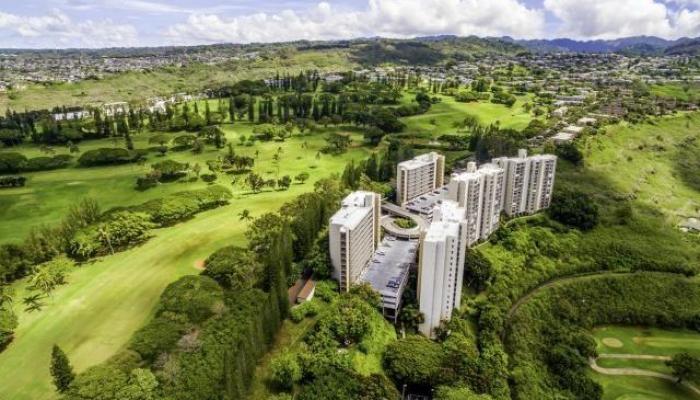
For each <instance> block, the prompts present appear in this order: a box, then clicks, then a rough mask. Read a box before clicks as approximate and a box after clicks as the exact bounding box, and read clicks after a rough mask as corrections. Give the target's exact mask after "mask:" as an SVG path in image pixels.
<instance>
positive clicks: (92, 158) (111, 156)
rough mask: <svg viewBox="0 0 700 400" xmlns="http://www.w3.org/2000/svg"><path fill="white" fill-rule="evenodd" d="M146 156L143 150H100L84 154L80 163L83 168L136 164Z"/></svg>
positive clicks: (79, 159) (79, 160)
mask: <svg viewBox="0 0 700 400" xmlns="http://www.w3.org/2000/svg"><path fill="white" fill-rule="evenodd" d="M144 156H145V154H144V151H141V150H127V149H124V148H119V147H117V148H107V147H105V148H100V149H95V150H88V151H86V152H84V153H83V154H82V155H81V156H80V158H78V163H79V164H80V165H81V166H83V167H94V166H100V165H114V164H127V163H131V162H136V161H138V160H140V159H142V158H143V157H144Z"/></svg>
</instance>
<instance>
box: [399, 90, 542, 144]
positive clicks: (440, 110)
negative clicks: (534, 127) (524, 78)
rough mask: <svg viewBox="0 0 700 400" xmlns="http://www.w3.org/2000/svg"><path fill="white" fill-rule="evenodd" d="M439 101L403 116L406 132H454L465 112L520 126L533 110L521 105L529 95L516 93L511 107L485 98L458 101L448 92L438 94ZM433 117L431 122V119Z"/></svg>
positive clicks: (488, 121) (484, 121)
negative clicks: (456, 124)
mask: <svg viewBox="0 0 700 400" xmlns="http://www.w3.org/2000/svg"><path fill="white" fill-rule="evenodd" d="M439 97H440V98H441V99H442V102H440V103H437V104H433V105H432V106H431V107H430V110H429V111H428V112H427V113H425V114H421V115H416V116H412V117H407V118H402V121H403V122H404V123H405V124H406V126H407V129H406V131H407V132H429V133H431V134H432V136H433V137H438V136H440V135H442V134H445V133H451V132H452V133H453V132H455V131H456V128H454V127H453V124H454V123H455V122H461V121H462V120H464V117H465V116H466V115H468V114H469V115H474V116H476V117H477V118H479V121H480V122H481V123H482V124H484V125H488V124H493V123H496V122H499V123H500V125H501V127H503V128H512V129H518V130H520V129H523V128H525V127H526V126H527V124H529V123H530V121H531V120H532V118H533V117H532V114H530V113H528V112H526V111H525V110H524V109H523V107H522V106H523V104H524V103H525V102H527V101H529V100H530V97H529V96H521V97H518V101H517V102H516V103H515V104H514V105H513V107H506V106H504V105H502V104H494V103H491V102H488V101H480V102H473V103H460V102H457V101H455V100H454V97H451V96H439ZM431 121H432V122H431Z"/></svg>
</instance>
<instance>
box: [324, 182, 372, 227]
mask: <svg viewBox="0 0 700 400" xmlns="http://www.w3.org/2000/svg"><path fill="white" fill-rule="evenodd" d="M372 196H374V193H372V192H365V191H357V192H352V193H350V194H349V195H347V197H345V198H344V199H343V201H342V202H341V208H340V210H338V211H337V212H336V213H335V214H333V216H332V217H331V221H330V222H331V224H333V225H342V226H344V227H346V228H348V229H352V228H354V227H356V226H357V224H359V223H360V221H362V219H363V218H364V217H365V216H366V215H367V213H369V212H371V211H372Z"/></svg>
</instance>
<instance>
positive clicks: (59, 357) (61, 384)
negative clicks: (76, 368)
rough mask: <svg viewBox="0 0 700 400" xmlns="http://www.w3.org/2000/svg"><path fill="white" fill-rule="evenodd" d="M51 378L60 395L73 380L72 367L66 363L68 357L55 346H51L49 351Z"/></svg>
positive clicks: (68, 362)
mask: <svg viewBox="0 0 700 400" xmlns="http://www.w3.org/2000/svg"><path fill="white" fill-rule="evenodd" d="M51 376H52V377H53V384H54V385H55V386H56V390H58V391H59V392H60V393H64V392H65V391H66V390H68V387H69V386H70V383H71V382H73V379H75V374H74V373H73V367H72V366H71V365H70V361H68V356H66V353H64V352H63V350H61V348H60V347H58V346H57V345H53V349H52V350H51Z"/></svg>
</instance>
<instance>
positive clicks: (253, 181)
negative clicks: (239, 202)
mask: <svg viewBox="0 0 700 400" xmlns="http://www.w3.org/2000/svg"><path fill="white" fill-rule="evenodd" d="M245 181H246V183H247V184H248V186H250V190H252V191H253V192H255V193H258V192H260V190H261V189H262V188H263V187H264V186H265V184H266V181H265V179H263V177H261V176H260V175H258V174H256V173H255V172H251V173H249V174H248V176H247V177H246V179H245Z"/></svg>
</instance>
